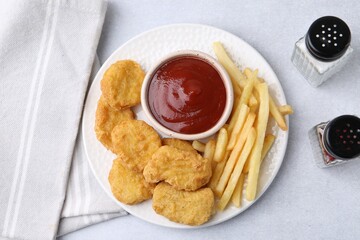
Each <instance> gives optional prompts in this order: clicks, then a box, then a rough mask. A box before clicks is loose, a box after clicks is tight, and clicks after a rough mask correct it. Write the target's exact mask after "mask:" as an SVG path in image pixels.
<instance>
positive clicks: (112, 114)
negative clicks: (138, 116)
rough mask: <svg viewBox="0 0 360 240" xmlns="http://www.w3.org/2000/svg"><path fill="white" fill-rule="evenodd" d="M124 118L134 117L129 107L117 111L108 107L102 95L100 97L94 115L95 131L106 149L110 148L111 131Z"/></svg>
mask: <svg viewBox="0 0 360 240" xmlns="http://www.w3.org/2000/svg"><path fill="white" fill-rule="evenodd" d="M126 119H134V113H133V112H132V111H131V109H130V108H127V109H124V110H120V111H118V110H116V109H114V108H112V107H110V106H109V105H108V104H107V103H106V102H105V100H104V98H103V96H101V97H100V99H99V101H98V105H97V109H96V116H95V133H96V137H97V139H98V140H99V141H100V142H101V143H102V144H103V145H104V146H105V147H106V148H107V149H109V150H112V141H111V131H112V130H113V128H114V127H115V126H116V125H117V124H119V123H120V122H121V121H123V120H126Z"/></svg>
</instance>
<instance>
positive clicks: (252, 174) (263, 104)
mask: <svg viewBox="0 0 360 240" xmlns="http://www.w3.org/2000/svg"><path fill="white" fill-rule="evenodd" d="M255 89H256V90H257V91H258V93H259V97H260V105H259V113H258V116H257V125H256V133H257V136H256V140H255V144H254V147H253V149H252V151H251V155H250V159H249V164H250V168H249V174H248V184H247V186H246V199H247V200H248V201H253V200H254V199H255V196H256V190H257V183H258V177H259V169H260V160H261V150H262V148H263V145H264V139H265V132H266V126H267V123H268V119H269V106H270V104H269V90H268V86H267V85H266V83H260V84H258V85H256V86H255ZM241 170H242V169H241Z"/></svg>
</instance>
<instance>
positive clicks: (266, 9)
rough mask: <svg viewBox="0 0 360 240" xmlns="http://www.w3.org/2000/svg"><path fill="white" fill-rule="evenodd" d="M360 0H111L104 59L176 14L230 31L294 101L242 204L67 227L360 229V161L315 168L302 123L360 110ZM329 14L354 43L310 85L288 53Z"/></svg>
mask: <svg viewBox="0 0 360 240" xmlns="http://www.w3.org/2000/svg"><path fill="white" fill-rule="evenodd" d="M359 10H360V2H359V1H356V0H353V1H351V0H347V1H338V0H335V1H326V0H318V1H311V0H302V1H285V0H278V1H236V0H228V1H226V0H225V1H220V0H217V1H210V0H197V1H195V0H173V1H170V0H157V1H145V0H142V1H141V0H131V1H115V0H112V1H109V6H108V11H107V15H106V20H105V24H104V28H103V33H102V37H101V40H100V45H99V48H98V54H99V57H100V61H101V62H104V61H105V60H106V59H107V58H108V57H109V56H110V54H111V53H112V52H113V51H114V50H116V49H117V48H118V47H119V46H121V45H122V44H123V43H124V42H126V41H127V40H129V39H131V38H132V37H134V36H136V35H137V34H140V33H142V32H144V31H147V30H149V29H152V28H154V27H158V26H161V25H167V24H172V23H200V24H207V25H211V26H215V27H218V28H221V29H224V30H226V31H229V32H231V33H233V34H235V35H237V36H238V37H240V38H242V39H243V40H245V41H246V42H248V43H249V44H250V45H252V46H253V47H254V48H256V49H257V50H258V51H259V52H260V53H261V54H262V55H263V56H264V57H265V59H266V60H267V61H268V62H269V63H270V65H271V66H272V68H273V70H274V71H275V73H276V74H277V76H278V78H279V80H280V82H281V84H282V87H283V89H284V91H285V94H286V98H287V102H288V103H289V104H291V105H292V106H293V107H294V109H295V114H293V115H292V116H291V117H290V130H289V142H288V147H287V151H286V155H285V158H284V162H283V165H282V167H281V169H280V171H279V173H278V175H277V177H276V178H275V180H274V181H273V183H272V184H271V186H270V188H269V189H268V190H267V192H266V193H265V194H264V195H263V196H262V197H261V198H260V199H259V200H258V201H257V202H256V203H255V204H254V205H253V206H251V207H250V208H249V209H248V210H246V211H245V212H243V213H241V214H240V215H238V216H237V217H234V218H233V219H231V220H228V221H226V222H224V223H221V224H218V225H216V226H212V227H208V228H201V229H190V230H189V229H187V230H179V229H170V228H164V227H160V226H157V225H153V224H150V223H147V222H144V221H142V220H140V219H137V218H135V217H133V216H131V215H128V216H125V217H120V218H117V219H114V220H110V221H107V222H104V223H101V224H97V225H94V226H91V227H88V228H85V229H82V230H79V231H77V232H74V233H71V234H68V235H65V236H64V237H62V238H61V240H75V239H159V240H160V239H172V240H176V239H327V240H330V239H360V226H359V224H360V161H353V162H349V163H347V164H344V165H341V166H337V167H333V168H328V169H320V168H317V167H316V166H315V164H314V161H313V156H312V152H311V148H310V143H309V140H308V135H307V132H308V130H309V129H310V128H311V127H312V126H314V125H315V124H317V123H319V122H322V121H326V120H329V119H332V118H333V117H336V116H338V115H341V114H357V115H360V67H359V66H360V56H359V53H360V18H359V16H358V15H359ZM325 15H334V16H338V17H340V18H342V19H343V20H345V21H346V22H347V23H348V25H349V26H350V28H351V31H352V46H353V48H354V50H355V52H354V54H353V57H352V60H351V62H350V63H349V64H348V65H346V66H345V68H344V69H343V71H341V72H340V73H338V74H337V75H336V76H334V77H333V78H332V79H330V80H329V81H327V82H326V83H325V84H323V85H321V86H320V87H319V88H312V87H311V86H310V85H309V84H308V83H307V82H306V81H305V80H304V79H303V78H302V76H301V75H300V74H299V73H298V71H297V70H296V69H295V67H294V66H293V65H292V63H291V61H290V57H291V54H292V51H293V47H294V43H295V42H296V41H297V40H298V39H299V38H300V37H302V36H303V35H304V34H305V33H306V31H307V29H308V27H309V26H310V24H311V23H312V22H313V21H314V20H315V19H317V18H318V17H321V16H325Z"/></svg>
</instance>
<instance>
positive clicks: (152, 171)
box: [143, 146, 211, 191]
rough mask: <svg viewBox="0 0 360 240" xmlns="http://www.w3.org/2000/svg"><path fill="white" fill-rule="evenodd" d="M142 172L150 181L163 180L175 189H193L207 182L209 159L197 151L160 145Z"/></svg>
mask: <svg viewBox="0 0 360 240" xmlns="http://www.w3.org/2000/svg"><path fill="white" fill-rule="evenodd" d="M143 174H144V177H145V180H146V181H148V182H151V183H157V182H160V181H162V180H165V182H167V183H169V184H170V185H172V186H173V187H174V188H175V189H177V190H187V191H195V190H197V189H199V188H200V187H202V186H204V185H205V184H207V183H208V182H209V180H210V177H211V161H209V160H208V159H206V158H203V157H202V156H201V155H200V154H198V153H194V152H191V151H184V150H180V149H177V148H174V147H171V146H162V147H161V148H159V149H158V150H157V151H156V152H155V153H154V154H153V155H152V157H151V160H150V161H149V162H148V164H147V165H146V167H145V169H144V172H143Z"/></svg>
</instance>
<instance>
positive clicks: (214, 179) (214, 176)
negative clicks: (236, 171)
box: [208, 151, 230, 192]
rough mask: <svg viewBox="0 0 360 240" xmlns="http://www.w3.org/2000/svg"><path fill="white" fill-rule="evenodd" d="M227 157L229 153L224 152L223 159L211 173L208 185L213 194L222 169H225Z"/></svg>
mask: <svg viewBox="0 0 360 240" xmlns="http://www.w3.org/2000/svg"><path fill="white" fill-rule="evenodd" d="M229 155H230V151H226V153H225V155H224V157H223V159H222V160H221V161H220V162H218V164H217V165H216V167H215V169H214V171H213V174H212V176H211V179H210V182H209V184H208V186H209V188H211V190H213V192H215V188H216V185H217V183H218V182H219V179H220V177H221V174H222V173H223V171H224V168H225V165H226V162H227V159H228V158H229Z"/></svg>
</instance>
